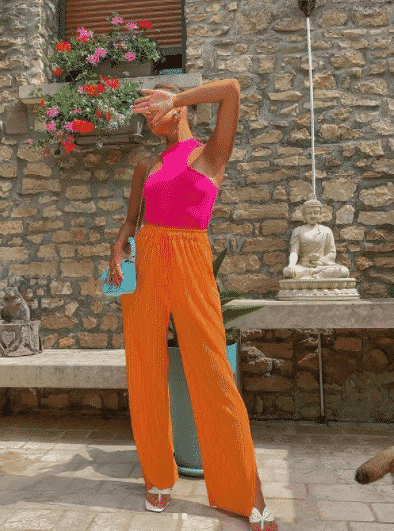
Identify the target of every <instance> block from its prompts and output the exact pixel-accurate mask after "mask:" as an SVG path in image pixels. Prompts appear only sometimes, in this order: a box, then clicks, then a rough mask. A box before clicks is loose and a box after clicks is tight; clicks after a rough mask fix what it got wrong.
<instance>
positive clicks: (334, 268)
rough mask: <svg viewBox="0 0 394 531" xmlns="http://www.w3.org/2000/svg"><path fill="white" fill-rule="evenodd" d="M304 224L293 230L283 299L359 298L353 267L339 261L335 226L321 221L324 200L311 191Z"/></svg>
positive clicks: (281, 282)
mask: <svg viewBox="0 0 394 531" xmlns="http://www.w3.org/2000/svg"><path fill="white" fill-rule="evenodd" d="M302 214H303V218H304V225H301V226H299V227H297V228H296V229H294V230H293V232H292V235H291V240H290V258H289V264H288V266H287V267H285V268H284V270H283V276H284V277H286V278H285V279H283V280H280V281H279V286H280V291H279V293H278V295H277V297H278V299H281V300H301V301H302V300H312V301H315V300H316V301H317V300H351V299H359V298H360V295H359V294H358V292H357V290H356V279H354V278H350V277H349V269H348V268H347V267H345V266H343V265H340V264H337V263H335V258H336V249H335V241H334V235H333V233H332V230H331V229H330V228H329V227H325V226H324V225H320V220H321V214H322V204H321V203H320V201H318V200H317V198H316V196H315V195H313V194H312V195H310V196H309V198H308V201H305V203H304V204H303V206H302Z"/></svg>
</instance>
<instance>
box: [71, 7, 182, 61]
mask: <svg viewBox="0 0 394 531" xmlns="http://www.w3.org/2000/svg"><path fill="white" fill-rule="evenodd" d="M181 3H182V0H148V1H147V0H113V1H108V0H83V1H81V0H65V38H66V39H67V40H69V39H70V37H74V36H75V35H76V30H77V28H80V27H84V28H85V29H87V30H88V31H90V30H91V31H93V32H94V35H99V34H100V33H109V32H111V30H112V29H113V26H112V24H111V23H110V22H108V21H107V20H105V19H106V18H107V17H109V16H110V15H111V13H112V12H113V11H116V12H117V13H119V15H120V16H121V17H122V18H123V20H124V21H125V22H131V21H134V22H136V23H137V22H139V21H140V20H142V19H147V20H150V22H152V25H153V30H158V31H153V30H152V31H150V32H149V31H148V32H147V35H148V36H151V37H152V38H154V39H156V40H157V42H158V44H159V46H160V47H162V48H163V51H164V52H165V50H166V48H167V49H168V50H170V49H171V48H178V49H180V48H181V47H182V7H181ZM126 31H127V30H126Z"/></svg>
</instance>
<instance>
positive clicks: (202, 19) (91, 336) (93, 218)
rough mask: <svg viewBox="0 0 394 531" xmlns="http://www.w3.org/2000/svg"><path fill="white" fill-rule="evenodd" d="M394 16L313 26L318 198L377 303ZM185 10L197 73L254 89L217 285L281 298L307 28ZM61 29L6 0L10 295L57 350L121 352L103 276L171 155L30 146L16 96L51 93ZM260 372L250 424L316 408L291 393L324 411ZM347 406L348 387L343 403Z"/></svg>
mask: <svg viewBox="0 0 394 531" xmlns="http://www.w3.org/2000/svg"><path fill="white" fill-rule="evenodd" d="M392 7H393V1H392V0H361V1H360V0H357V1H353V0H348V1H346V2H344V1H340V0H318V1H317V7H316V9H315V11H314V12H313V15H312V17H311V25H312V43H313V44H312V50H313V62H314V79H315V114H316V156H317V160H316V164H317V193H318V196H319V197H320V199H321V200H322V201H323V202H324V203H325V206H324V223H325V224H327V225H328V226H330V227H331V228H332V230H333V232H334V235H335V239H336V244H337V251H338V262H340V263H342V264H344V265H346V266H347V267H349V269H350V271H351V275H352V276H353V277H355V278H357V280H358V281H359V282H358V289H359V292H360V293H361V295H362V296H363V297H364V298H370V297H389V296H392V295H393V281H394V274H393V272H392V266H393V265H394V256H393V251H394V234H393V231H392V226H393V225H394V213H393V203H394V186H393V183H392V180H393V175H394V154H393V153H394V123H393V115H394V98H393V97H391V94H393V93H394V91H393V88H394V86H393V83H394V80H393V75H394V44H393V43H392V39H393V35H394V24H393V9H392ZM185 9H186V21H187V28H186V30H187V71H188V72H202V74H203V80H204V82H205V81H210V80H213V79H222V78H229V77H234V78H236V79H238V81H239V83H240V85H241V89H242V90H241V108H240V122H239V127H238V134H237V137H236V140H235V146H234V150H233V154H232V157H231V160H230V162H229V164H228V166H227V170H226V172H227V179H226V180H225V181H224V183H223V186H222V190H221V192H220V193H219V196H218V199H217V201H216V204H215V207H214V210H213V214H212V221H211V223H210V227H209V231H208V232H209V237H210V241H211V244H212V249H213V252H214V255H215V256H216V255H217V254H218V253H219V252H220V251H222V249H223V248H224V247H225V246H226V245H228V246H229V254H228V256H227V257H226V259H225V261H224V262H223V265H222V268H221V270H220V275H219V284H220V285H221V286H222V287H225V288H227V289H237V290H240V291H241V292H242V293H243V296H244V297H245V298H274V297H275V294H276V292H277V290H278V280H279V278H281V271H282V269H283V267H284V266H285V265H286V262H287V255H288V245H289V239H290V234H291V231H292V230H293V228H294V227H296V226H297V225H298V224H299V223H300V221H301V215H300V207H301V204H302V202H303V201H304V200H305V199H306V197H307V195H308V193H309V192H310V190H311V150H310V129H309V124H310V114H309V112H310V103H309V88H308V86H309V78H308V70H307V66H308V56H307V44H306V42H307V41H306V25H305V17H304V15H303V14H302V13H301V11H299V9H298V2H297V1H296V0H277V1H275V2H272V1H271V0H243V1H238V2H234V1H230V0H221V1H216V2H211V1H209V2H208V1H202V0H186V7H185ZM54 21H55V3H54V2H50V1H47V0H37V1H31V0H28V1H27V2H21V1H20V0H7V1H4V2H3V4H2V7H1V12H0V121H1V124H0V125H1V132H0V139H1V143H0V292H1V290H2V289H3V288H4V287H6V286H7V283H8V279H9V277H10V276H11V275H15V274H21V275H23V276H24V277H26V278H27V279H29V282H30V286H31V292H30V296H31V299H32V303H31V304H32V308H31V309H32V311H31V314H32V319H37V318H40V319H41V321H42V327H41V328H42V335H43V338H44V347H45V348H122V347H123V345H124V343H123V331H122V319H121V312H120V305H119V301H118V300H111V299H106V298H104V297H102V296H101V294H100V281H99V277H100V275H101V273H102V271H103V269H104V268H105V267H106V266H107V264H108V259H109V256H110V249H111V245H112V244H113V242H114V240H115V237H116V235H117V232H118V230H119V227H120V225H121V224H122V223H123V221H124V219H125V214H126V209H127V204H128V197H129V193H130V188H131V179H132V175H133V170H134V168H135V165H136V164H137V162H138V160H139V158H140V157H143V156H145V155H146V154H148V153H150V152H152V151H153V152H155V153H159V152H160V151H161V150H162V149H163V148H164V144H163V142H162V139H158V138H155V137H153V136H152V135H151V134H149V133H146V134H145V137H144V139H143V142H142V144H141V145H120V146H115V147H106V148H103V149H101V150H98V149H97V148H95V147H85V148H83V149H82V148H81V149H80V150H79V151H78V152H75V153H73V154H72V155H71V156H61V157H59V158H58V159H57V160H54V159H52V158H50V157H48V158H46V159H42V158H40V157H38V156H37V155H36V154H35V153H33V152H32V151H30V150H29V149H28V147H27V146H28V144H27V140H28V138H30V137H32V138H38V137H39V135H40V132H41V131H42V124H40V123H38V122H37V121H36V120H35V116H34V114H33V113H32V110H31V108H30V106H26V105H24V104H23V103H21V102H20V101H19V99H18V87H19V86H20V85H24V84H33V85H40V84H42V83H45V82H48V81H49V82H50V81H54V79H53V78H52V74H51V71H50V69H49V68H48V67H47V66H45V65H44V62H43V57H44V56H46V55H48V54H49V53H51V52H52V49H53V43H54V42H55V41H56V25H55V23H54ZM158 81H159V80H158ZM216 111H217V106H216V105H210V104H202V105H200V107H199V113H198V124H197V126H196V128H195V130H194V131H193V133H194V135H195V137H196V138H197V139H198V140H201V141H202V142H205V141H206V140H207V139H208V137H209V135H210V134H211V132H212V131H213V128H214V125H215V120H216ZM0 295H1V293H0ZM266 334H269V337H272V338H274V339H273V340H272V342H273V343H276V341H279V339H280V338H281V336H276V335H275V333H274V332H262V333H261V334H260V335H258V337H257V336H256V341H257V342H258V341H261V340H262V339H261V338H264V342H265V343H268V342H269V341H268V340H267V339H266ZM294 334H295V335H291V336H289V337H288V338H286V342H288V343H291V344H292V345H293V344H294V345H298V343H297V341H298V340H299V338H300V337H301V336H302V334H301V333H299V332H294ZM297 334H298V335H297ZM346 335H349V332H347V333H346V334H345V332H344V333H343V335H342V336H341V337H346ZM267 337H268V336H267ZM308 337H309V336H305V338H304V339H302V340H300V341H304V340H305V341H307V340H308ZM310 337H312V339H313V335H312V336H310ZM330 337H331V336H330ZM350 337H353V334H352V333H351V334H350ZM357 337H359V338H360V336H357ZM387 337H388V338H391V336H387ZM312 339H311V341H312ZM301 345H302V343H301ZM255 348H258V344H257V343H256V345H255ZM289 348H290V347H289ZM298 348H299V346H294V352H296V350H297V349H298ZM363 348H364V347H363ZM376 348H377V349H378V348H380V347H379V346H376ZM292 349H293V347H292ZM350 352H351V351H350ZM360 352H361V351H360ZM343 355H344V356H350V357H349V359H352V356H351V354H349V352H348V351H346V352H345V353H344V354H343ZM385 355H386V356H387V355H388V354H387V353H385ZM294 356H296V357H297V355H296V354H294ZM360 356H361V354H360ZM363 356H364V354H363ZM328 357H330V356H328ZM274 358H275V356H274ZM275 359H276V358H275ZM295 359H296V358H295ZM284 361H286V363H283V364H280V363H276V362H272V363H273V365H272V366H273V367H274V369H275V371H276V370H277V371H279V372H278V373H277V375H278V378H279V377H280V378H287V376H286V374H285V372H283V371H286V370H288V371H289V370H290V364H291V366H292V369H291V371H292V374H293V375H294V374H298V372H297V371H296V370H295V367H297V370H298V368H299V365H296V364H295V363H294V362H293V361H292V360H291V359H290V358H285V359H284ZM390 363H391V361H388V364H387V366H390ZM297 364H298V361H297ZM286 367H287V369H286ZM337 368H338V370H340V365H339V364H338V366H337ZM249 369H250V366H249V365H247V366H244V371H245V380H244V381H245V387H244V391H245V397H246V400H247V402H248V407H249V411H250V413H251V414H252V415H257V416H258V415H268V416H269V415H272V414H273V413H272V411H273V410H274V409H275V408H280V404H282V406H283V405H286V404H287V405H286V407H287V408H289V411H288V415H290V416H292V415H293V416H294V415H301V416H304V414H305V408H306V407H307V406H306V405H305V404H304V402H303V401H302V400H303V399H302V400H301V399H298V398H297V399H296V398H294V400H293V404H294V407H293V409H292V406H291V400H290V398H289V397H290V395H291V394H292V391H293V390H294V389H296V390H297V392H298V393H299V394H304V395H305V397H306V396H310V397H312V396H314V398H313V400H316V396H317V395H316V393H315V391H313V392H311V390H310V389H307V390H306V391H305V390H303V387H302V386H298V383H297V384H295V383H294V382H293V383H292V386H290V387H288V388H286V389H283V390H282V391H283V393H282V394H283V400H281V401H279V402H278V400H277V399H278V397H279V395H277V394H275V393H271V394H270V393H269V392H268V391H267V393H268V394H267V395H265V394H264V393H266V390H261V389H257V390H254V389H253V385H254V384H253V378H254V379H256V376H253V375H254V374H255V373H254V372H253V371H251V374H250V371H249ZM294 371H295V372H294ZM301 373H302V374H304V376H302V377H301V376H300V381H301V382H302V381H303V378H307V379H309V380H307V381H312V380H310V379H311V378H312V377H313V378H315V379H316V374H315V373H314V372H313V371H312V370H311V371H310V372H309V373H308V371H307V370H306V372H305V371H304V372H302V371H301ZM301 373H300V374H301ZM256 374H258V373H256ZM263 374H264V373H263V372H262V373H261V375H260V376H262V375H263ZM273 374H275V373H273ZM305 374H310V375H311V376H305ZM346 374H347V373H346ZM348 377H349V378H350V376H349V375H348ZM295 378H296V380H295V381H297V382H298V381H299V380H298V376H295ZM258 380H261V381H266V380H264V378H262V377H260V378H258ZM278 381H279V380H278ZM280 381H282V380H280ZM286 385H287V384H286ZM327 385H331V384H327ZM341 385H342V384H341ZM343 385H344V386H345V387H346V384H345V383H343ZM348 385H351V384H348ZM357 385H358V384H357ZM250 386H252V388H250ZM294 386H295V387H294ZM285 387H286V386H285ZM360 389H361V390H360V391H358V392H359V393H361V394H362V393H364V396H366V395H365V393H367V392H369V391H368V390H365V389H366V388H361V387H360ZM261 393H262V394H261ZM343 393H344V391H343V389H342V387H341V390H338V392H337V393H336V392H335V393H334V392H333V393H331V394H332V395H333V396H334V395H335V396H338V395H341V396H344V394H343ZM63 394H64V393H63ZM66 394H67V393H66ZM263 395H264V396H263ZM315 395H316V396H315ZM386 395H387V396H386ZM295 396H296V395H295ZM297 396H300V395H297ZM253 397H254V398H253ZM262 397H263V398H262ZM387 397H389V398H390V400H391V399H392V397H391V395H390V393H389V391H387V393H386V394H385V395H384V400H389V398H387ZM260 399H262V400H263V404H265V405H263V406H262V405H261V403H260V402H259V400H260ZM297 400H299V401H298V402H297ZM305 400H306V398H305ZM313 400H312V399H311V402H310V404H311V405H310V406H308V407H311V408H312V410H311V413H310V414H311V415H312V416H313V411H316V402H313ZM332 402H333V403H334V402H335V401H334V400H333V401H332ZM385 403H386V402H385ZM387 403H388V402H387ZM286 407H282V409H280V411H281V414H283V415H284V416H285V417H286V414H287V413H286ZM390 407H391V406H390ZM313 408H315V409H314V410H313ZM390 411H391V409H390ZM333 414H334V413H333Z"/></svg>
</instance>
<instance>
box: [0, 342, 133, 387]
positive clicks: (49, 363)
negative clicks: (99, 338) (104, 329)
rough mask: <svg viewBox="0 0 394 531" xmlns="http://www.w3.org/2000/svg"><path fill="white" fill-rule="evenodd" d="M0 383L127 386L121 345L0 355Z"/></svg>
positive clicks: (51, 385)
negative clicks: (116, 348)
mask: <svg viewBox="0 0 394 531" xmlns="http://www.w3.org/2000/svg"><path fill="white" fill-rule="evenodd" d="M0 387H33V388H35V387H37V388H40V387H42V388H45V387H61V388H86V389H89V388H100V389H127V375H126V358H125V351H124V349H119V350H96V349H86V350H84V349H46V350H44V351H43V352H42V353H40V354H36V355H34V356H24V357H17V358H1V360H0Z"/></svg>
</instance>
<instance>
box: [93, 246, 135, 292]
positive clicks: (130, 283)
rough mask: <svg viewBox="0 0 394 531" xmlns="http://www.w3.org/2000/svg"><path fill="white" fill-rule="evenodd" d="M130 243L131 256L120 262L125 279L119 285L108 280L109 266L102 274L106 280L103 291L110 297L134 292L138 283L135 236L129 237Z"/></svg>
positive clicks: (102, 277)
mask: <svg viewBox="0 0 394 531" xmlns="http://www.w3.org/2000/svg"><path fill="white" fill-rule="evenodd" d="M129 244H130V248H131V251H130V256H129V258H125V259H124V260H122V261H121V262H120V264H119V265H120V268H121V270H122V275H123V280H122V282H121V284H120V285H119V286H115V284H114V283H113V282H106V279H107V277H108V273H109V267H107V268H106V270H105V271H104V273H103V274H102V275H101V277H100V278H101V280H104V283H103V286H102V292H103V293H104V295H108V296H109V297H118V296H119V295H123V294H124V293H134V291H135V288H136V283H137V277H136V273H135V261H134V260H135V243H134V238H133V237H130V238H129Z"/></svg>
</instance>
